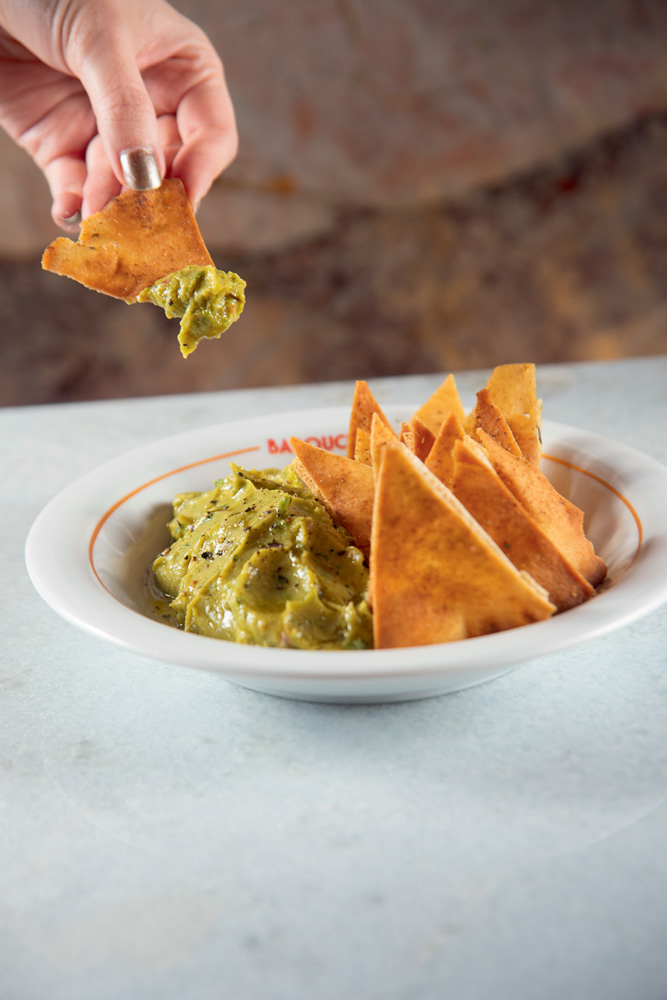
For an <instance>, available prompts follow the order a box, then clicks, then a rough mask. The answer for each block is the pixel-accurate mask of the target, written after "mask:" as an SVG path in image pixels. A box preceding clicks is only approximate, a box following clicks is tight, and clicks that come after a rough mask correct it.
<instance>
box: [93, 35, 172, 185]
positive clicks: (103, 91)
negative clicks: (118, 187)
mask: <svg viewBox="0 0 667 1000" xmlns="http://www.w3.org/2000/svg"><path fill="white" fill-rule="evenodd" d="M125 36H126V29H125V26H124V25H122V24H121V25H119V26H118V28H117V30H115V31H113V30H111V31H107V32H106V33H105V35H104V36H103V37H100V38H98V39H97V40H96V45H95V49H96V50H95V51H93V52H91V51H90V50H89V51H88V52H87V56H86V58H85V60H83V62H82V64H81V82H82V83H83V86H84V87H85V89H86V92H87V94H88V97H89V99H90V103H91V106H92V109H93V112H94V114H95V119H96V121H97V131H98V135H99V137H100V139H101V143H102V146H103V149H104V152H105V153H106V156H107V159H108V162H109V166H110V168H111V171H112V173H113V175H114V176H115V178H116V181H117V182H118V183H119V184H120V183H122V182H123V180H124V176H123V165H122V163H121V154H122V153H127V152H131V151H134V150H137V149H139V148H146V149H149V150H153V151H154V153H155V157H156V160H157V169H158V173H159V175H160V177H162V176H163V174H164V157H163V155H162V149H161V147H160V142H159V136H158V126H157V119H156V114H155V109H154V107H153V102H152V100H151V98H150V96H149V94H148V91H147V90H146V86H145V84H144V81H143V79H142V76H141V72H140V70H139V67H138V65H137V60H136V55H135V52H134V49H133V46H132V43H131V40H130V39H129V38H126V37H125ZM125 159H127V158H125ZM99 163H100V161H99V159H98V158H97V151H95V158H94V159H93V160H91V163H90V164H89V169H90V168H92V166H93V164H94V165H95V167H96V168H97V167H98V166H99ZM98 188H99V191H100V192H102V191H105V190H107V189H108V188H109V180H108V177H102V178H100V181H99V184H98V185H97V186H92V185H91V189H90V204H94V203H96V201H97V192H98ZM88 194H89V193H88V192H86V199H85V201H86V204H88Z"/></svg>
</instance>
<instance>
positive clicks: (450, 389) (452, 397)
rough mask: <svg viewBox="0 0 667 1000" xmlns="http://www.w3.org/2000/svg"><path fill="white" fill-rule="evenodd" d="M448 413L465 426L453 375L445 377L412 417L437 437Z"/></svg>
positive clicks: (464, 418)
mask: <svg viewBox="0 0 667 1000" xmlns="http://www.w3.org/2000/svg"><path fill="white" fill-rule="evenodd" d="M450 413H453V414H454V415H455V416H456V417H458V419H459V421H460V423H461V424H463V425H464V426H465V422H466V412H465V410H464V409H463V403H462V402H461V397H460V396H459V391H458V389H457V387H456V380H455V379H454V376H453V375H448V376H447V378H446V379H445V381H444V382H443V383H442V384H441V385H440V386H438V388H437V389H436V390H435V392H434V393H433V394H432V395H431V396H429V398H428V399H427V400H426V402H425V403H424V405H423V406H420V407H419V409H418V410H417V412H416V413H415V414H414V416H415V417H417V418H419V420H421V422H422V423H423V424H425V425H426V426H427V427H428V429H429V430H430V431H432V432H433V434H434V435H436V436H437V434H438V431H439V430H440V428H441V426H442V425H443V423H444V422H445V420H446V419H447V417H448V416H449V414H450Z"/></svg>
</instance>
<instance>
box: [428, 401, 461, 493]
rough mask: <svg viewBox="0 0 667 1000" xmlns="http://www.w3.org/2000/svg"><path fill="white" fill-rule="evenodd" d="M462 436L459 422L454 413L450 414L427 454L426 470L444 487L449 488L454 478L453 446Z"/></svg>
mask: <svg viewBox="0 0 667 1000" xmlns="http://www.w3.org/2000/svg"><path fill="white" fill-rule="evenodd" d="M464 434H465V431H464V430H463V427H462V425H461V421H460V420H459V418H458V417H457V416H456V414H455V413H450V415H449V416H448V417H447V419H446V420H445V422H444V424H443V425H442V427H441V428H440V431H439V433H438V436H437V437H436V439H435V441H434V442H433V447H432V448H431V450H430V452H429V453H428V458H427V459H426V466H427V468H428V469H430V470H431V472H432V473H433V475H434V476H436V477H437V478H438V479H439V480H440V482H441V483H444V484H445V486H451V483H452V479H453V477H454V456H453V450H454V445H455V444H456V442H457V441H460V440H461V439H462V438H463V436H464Z"/></svg>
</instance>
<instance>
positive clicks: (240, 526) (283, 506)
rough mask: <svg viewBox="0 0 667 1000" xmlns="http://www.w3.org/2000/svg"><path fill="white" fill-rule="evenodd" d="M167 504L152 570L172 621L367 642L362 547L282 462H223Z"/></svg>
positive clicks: (217, 632)
mask: <svg viewBox="0 0 667 1000" xmlns="http://www.w3.org/2000/svg"><path fill="white" fill-rule="evenodd" d="M173 510H174V517H173V520H172V521H171V522H170V524H169V530H170V533H171V536H172V538H173V539H174V541H173V542H172V544H171V545H170V546H169V548H167V549H165V551H164V552H162V553H161V554H160V555H159V556H158V557H157V559H155V561H154V563H153V567H152V574H153V580H154V582H155V583H156V584H157V586H158V587H159V588H160V590H161V592H162V593H163V594H164V595H165V597H166V598H167V599H168V600H169V604H168V609H165V616H166V617H169V616H170V615H171V616H174V623H175V624H177V625H178V626H179V627H181V628H183V629H185V630H186V631H192V632H198V633H201V634H202V635H208V636H213V637H215V638H218V639H228V640H231V641H233V642H241V643H248V644H253V645H261V646H286V647H291V648H295V649H365V648H367V647H370V646H372V644H373V625H372V617H371V612H370V608H369V606H368V595H367V588H368V569H367V566H366V564H365V562H364V557H363V554H362V553H361V552H360V551H359V549H357V548H356V547H355V546H354V545H353V544H352V542H351V539H350V536H349V535H348V534H347V532H346V531H345V530H344V529H342V528H340V527H339V526H337V525H336V524H335V523H334V522H333V521H332V520H331V518H330V517H329V515H328V514H327V512H326V511H325V509H324V507H322V505H321V504H320V503H319V502H318V501H317V500H316V499H315V498H314V497H313V495H312V494H311V493H310V492H309V490H307V489H306V487H305V486H304V485H303V483H302V482H301V480H300V479H299V478H298V477H297V475H296V473H295V472H294V471H293V470H292V469H291V468H290V467H288V468H287V469H284V470H277V469H267V470H264V471H261V472H257V471H254V470H253V471H246V470H243V469H241V468H239V467H238V466H232V472H231V473H230V474H229V475H228V476H227V477H226V478H225V479H222V480H220V481H218V482H217V483H216V484H215V486H214V488H213V489H211V490H208V491H207V492H205V493H183V494H181V495H179V496H177V497H176V498H175V500H174V505H173Z"/></svg>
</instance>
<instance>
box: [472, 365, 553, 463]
mask: <svg viewBox="0 0 667 1000" xmlns="http://www.w3.org/2000/svg"><path fill="white" fill-rule="evenodd" d="M486 389H487V390H488V393H489V398H490V400H491V402H492V403H493V404H494V405H495V406H497V408H498V409H499V410H500V412H501V413H502V415H503V416H504V418H505V420H506V421H507V423H508V424H509V427H510V429H511V431H512V434H513V435H514V437H515V439H516V443H517V444H518V446H519V448H520V449H521V454H522V455H523V457H524V458H525V459H526V461H527V462H530V464H531V465H535V466H539V464H540V454H541V441H540V423H541V416H542V401H541V400H540V399H538V398H537V392H536V386H535V365H534V364H509V365H498V366H497V367H496V368H494V369H493V371H492V372H491V375H490V376H489V379H488V381H487V383H486Z"/></svg>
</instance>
